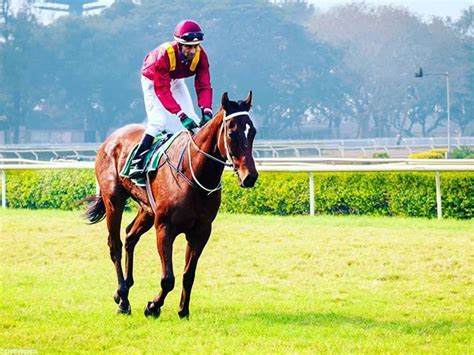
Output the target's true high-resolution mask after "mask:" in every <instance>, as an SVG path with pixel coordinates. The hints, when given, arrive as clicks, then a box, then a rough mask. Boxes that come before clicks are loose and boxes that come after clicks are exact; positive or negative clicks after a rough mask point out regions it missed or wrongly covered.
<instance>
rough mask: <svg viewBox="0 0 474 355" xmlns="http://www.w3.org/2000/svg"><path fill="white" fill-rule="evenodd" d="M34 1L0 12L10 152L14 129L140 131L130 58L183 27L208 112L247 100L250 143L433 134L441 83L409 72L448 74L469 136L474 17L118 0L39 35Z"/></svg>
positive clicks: (454, 110)
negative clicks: (207, 78)
mask: <svg viewBox="0 0 474 355" xmlns="http://www.w3.org/2000/svg"><path fill="white" fill-rule="evenodd" d="M33 3H34V1H32V0H28V1H27V6H25V7H24V8H23V9H22V10H21V11H19V12H18V13H16V14H14V13H13V11H12V9H11V0H1V4H2V8H1V18H0V79H1V80H0V129H3V130H11V131H13V132H14V134H13V139H12V142H16V141H18V136H19V129H20V127H22V126H25V127H28V128H51V129H53V128H55V129H66V128H67V129H84V130H87V131H97V132H99V136H100V139H103V138H104V137H105V136H106V135H107V134H108V132H110V130H111V129H115V128H117V127H120V126H122V125H124V124H127V123H130V122H141V121H143V120H144V118H145V111H144V107H143V100H142V94H141V89H140V80H139V76H140V67H141V63H142V60H143V58H144V56H145V54H146V53H147V52H148V51H149V50H151V49H152V48H154V47H156V46H157V45H159V44H161V43H162V42H164V41H170V40H172V32H173V29H174V26H175V24H176V23H177V22H179V21H180V20H182V19H183V18H193V19H195V20H196V21H197V22H199V23H200V24H201V26H202V27H203V29H204V31H205V41H204V42H203V46H204V47H205V49H206V51H207V52H208V54H209V57H210V61H211V77H212V84H213V87H214V110H215V111H217V109H218V108H219V102H220V96H221V95H222V93H223V92H224V91H228V92H229V95H230V97H231V98H235V99H241V98H243V97H244V96H245V94H246V93H247V92H248V90H249V89H251V90H253V91H254V94H255V100H254V108H253V117H254V121H256V125H257V127H258V129H259V138H265V139H279V138H293V139H297V138H365V137H375V136H379V137H382V136H394V135H396V134H401V135H402V136H431V135H435V134H437V132H438V134H440V133H439V132H443V131H445V127H446V85H445V82H444V81H443V79H442V77H423V78H421V79H416V78H415V77H414V72H415V71H416V70H418V67H419V66H422V67H423V68H424V69H425V71H426V72H431V73H446V72H449V78H450V83H451V87H450V89H451V118H452V122H453V126H454V128H453V129H456V130H458V131H459V134H463V135H474V122H473V121H474V115H473V107H474V92H473V87H474V50H473V49H474V48H473V46H474V44H473V43H474V41H473V37H474V30H473V11H474V6H471V7H469V8H467V9H465V10H464V11H463V16H461V17H460V18H459V19H458V20H457V21H452V20H451V19H449V18H445V19H442V18H434V19H432V21H430V22H426V21H423V20H422V19H420V18H419V17H417V16H415V15H414V14H412V13H410V12H409V11H408V10H406V9H404V8H399V7H394V6H369V5H366V4H350V5H345V6H339V7H336V8H333V9H332V10H330V11H329V12H320V11H318V10H317V9H315V8H314V7H313V6H312V5H310V4H309V3H308V2H306V1H304V0H297V1H289V0H286V1H276V2H270V1H266V0H257V1H240V2H235V1H230V0H223V1H203V0H192V1H184V0H179V1H173V2H168V1H165V0H142V1H140V2H136V1H132V0H120V1H115V3H114V4H113V5H112V6H110V7H109V8H107V9H105V10H104V11H102V12H101V14H100V15H96V16H83V17H75V16H65V17H61V18H60V19H58V20H56V21H55V22H53V23H52V24H49V25H42V24H41V23H40V22H39V21H38V19H37V18H35V16H34V15H33V11H32V10H31V6H33ZM190 84H191V83H190ZM190 87H191V88H192V84H191V85H190ZM191 91H192V90H191ZM453 132H454V131H453ZM441 134H442V133H441Z"/></svg>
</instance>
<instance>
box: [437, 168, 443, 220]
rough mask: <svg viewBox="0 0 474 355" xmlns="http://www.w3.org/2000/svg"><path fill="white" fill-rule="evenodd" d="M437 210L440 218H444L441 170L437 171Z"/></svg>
mask: <svg viewBox="0 0 474 355" xmlns="http://www.w3.org/2000/svg"><path fill="white" fill-rule="evenodd" d="M435 176H436V212H437V214H438V219H441V218H443V210H442V207H441V178H440V176H439V171H437V172H436V175H435Z"/></svg>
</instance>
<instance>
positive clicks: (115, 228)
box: [104, 194, 130, 314]
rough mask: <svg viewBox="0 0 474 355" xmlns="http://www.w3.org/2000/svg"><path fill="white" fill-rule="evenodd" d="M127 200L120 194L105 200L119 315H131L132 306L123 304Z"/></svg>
mask: <svg viewBox="0 0 474 355" xmlns="http://www.w3.org/2000/svg"><path fill="white" fill-rule="evenodd" d="M125 201H126V198H125V197H124V196H121V195H119V194H112V195H111V196H109V197H108V198H104V202H105V211H106V212H105V213H106V221H107V229H108V231H109V236H108V245H109V248H110V258H111V259H112V262H113V263H114V266H115V271H116V273H117V281H118V288H117V291H116V292H115V295H114V300H115V302H116V303H119V309H118V313H125V314H129V313H130V304H129V303H128V300H127V302H126V303H124V302H121V294H122V293H123V292H126V285H125V280H124V278H123V271H122V241H121V240H120V224H121V222H122V213H123V208H124V206H125Z"/></svg>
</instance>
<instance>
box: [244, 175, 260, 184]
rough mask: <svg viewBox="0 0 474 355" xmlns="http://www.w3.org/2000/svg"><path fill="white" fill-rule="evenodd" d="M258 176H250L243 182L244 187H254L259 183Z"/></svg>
mask: <svg viewBox="0 0 474 355" xmlns="http://www.w3.org/2000/svg"><path fill="white" fill-rule="evenodd" d="M257 178H258V174H248V175H247V176H246V177H245V179H244V181H242V186H243V187H253V186H254V185H255V182H256V181H257Z"/></svg>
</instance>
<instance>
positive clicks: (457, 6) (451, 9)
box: [309, 0, 474, 20]
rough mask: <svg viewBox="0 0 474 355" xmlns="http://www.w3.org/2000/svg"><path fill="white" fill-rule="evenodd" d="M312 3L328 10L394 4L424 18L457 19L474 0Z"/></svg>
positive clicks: (329, 0) (321, 0)
mask: <svg viewBox="0 0 474 355" xmlns="http://www.w3.org/2000/svg"><path fill="white" fill-rule="evenodd" d="M309 2H310V3H312V4H314V5H316V7H319V8H320V9H321V10H328V9H329V8H331V7H332V6H335V5H343V4H348V3H353V2H365V3H367V4H371V5H372V4H373V5H394V6H403V7H406V8H408V9H409V10H410V12H413V13H415V14H417V15H419V16H421V17H422V18H423V19H426V20H429V19H430V18H431V17H433V16H439V17H446V16H449V17H451V19H453V20H456V19H458V18H459V17H460V16H461V13H462V10H463V9H466V8H468V7H469V6H470V5H474V0H412V1H407V0H397V1H386V0H372V1H370V0H368V1H361V0H310V1H309Z"/></svg>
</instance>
